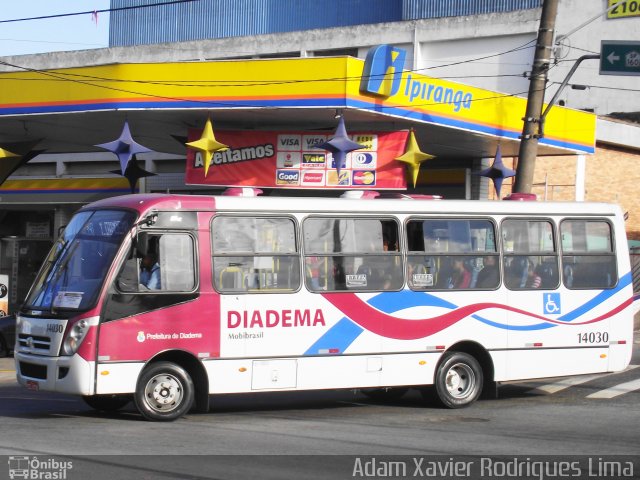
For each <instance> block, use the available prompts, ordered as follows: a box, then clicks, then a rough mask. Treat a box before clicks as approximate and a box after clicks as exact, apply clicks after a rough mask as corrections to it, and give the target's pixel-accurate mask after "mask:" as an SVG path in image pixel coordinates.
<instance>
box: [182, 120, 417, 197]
mask: <svg viewBox="0 0 640 480" xmlns="http://www.w3.org/2000/svg"><path fill="white" fill-rule="evenodd" d="M408 134H409V132H408V131H405V130H403V131H398V132H377V133H370V132H365V133H355V134H352V135H350V138H351V140H353V141H355V142H357V143H360V144H361V145H364V146H365V148H362V149H360V150H354V151H353V152H350V153H349V154H347V156H346V157H347V158H346V164H345V165H343V166H342V168H341V169H340V173H339V174H338V170H336V168H335V164H334V162H333V158H332V155H331V153H330V152H328V151H327V150H324V149H319V148H314V145H319V144H322V143H324V142H326V141H327V140H329V139H331V137H332V134H325V133H313V132H263V131H260V132H252V131H217V132H215V136H216V140H217V141H218V142H221V143H223V144H225V145H228V146H229V149H228V150H225V151H221V152H215V153H214V154H213V159H212V161H211V166H210V167H209V173H208V175H207V176H206V177H205V176H204V163H203V157H202V154H201V153H200V152H198V151H195V150H193V149H190V148H188V149H187V168H186V183H187V184H188V185H215V186H229V187H231V186H234V187H265V188H305V189H314V188H322V189H327V188H332V189H333V188H335V189H349V190H353V189H373V188H375V189H376V190H404V189H406V186H407V183H406V179H405V169H404V164H402V163H401V162H398V161H395V160H394V159H395V158H397V157H399V156H401V155H402V154H403V153H404V151H405V146H406V142H407V136H408ZM201 136H202V131H201V130H190V131H189V140H188V141H190V142H191V141H194V140H198V139H199V138H200V137H201Z"/></svg>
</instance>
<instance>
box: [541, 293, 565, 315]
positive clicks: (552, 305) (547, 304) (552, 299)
mask: <svg viewBox="0 0 640 480" xmlns="http://www.w3.org/2000/svg"><path fill="white" fill-rule="evenodd" d="M543 304H544V306H543V311H544V313H545V314H550V315H559V314H560V313H561V312H560V294H559V293H545V294H544V295H543Z"/></svg>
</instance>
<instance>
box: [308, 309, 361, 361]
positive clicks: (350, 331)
mask: <svg viewBox="0 0 640 480" xmlns="http://www.w3.org/2000/svg"><path fill="white" fill-rule="evenodd" d="M363 331H364V329H363V328H362V327H360V326H359V325H356V324H355V323H354V322H352V321H351V320H349V319H348V318H346V317H343V318H342V320H340V321H339V322H338V323H336V324H335V325H334V326H333V327H331V328H330V329H329V331H327V333H325V334H324V335H323V336H321V337H320V338H319V339H318V340H317V341H316V343H314V344H313V345H311V346H310V347H309V348H308V349H307V351H306V352H304V354H305V355H318V354H319V353H330V352H329V350H337V351H336V352H335V353H336V354H341V353H344V352H345V350H346V349H347V348H349V345H351V344H352V343H353V342H354V341H355V339H356V338H358V336H360V334H361V333H362V332H363Z"/></svg>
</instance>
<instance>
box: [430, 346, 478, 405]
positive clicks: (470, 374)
mask: <svg viewBox="0 0 640 480" xmlns="http://www.w3.org/2000/svg"><path fill="white" fill-rule="evenodd" d="M482 382H483V379H482V368H481V367H480V364H479V363H478V361H477V360H476V359H475V358H474V357H472V356H471V355H469V354H468V353H463V352H447V353H445V354H444V355H443V357H442V360H441V361H440V364H439V365H438V369H437V371H436V377H435V381H434V390H435V400H436V401H437V402H438V403H439V404H440V405H441V406H443V407H447V408H462V407H467V406H469V405H471V404H472V403H473V402H475V401H476V400H477V399H478V398H479V397H480V394H481V393H482Z"/></svg>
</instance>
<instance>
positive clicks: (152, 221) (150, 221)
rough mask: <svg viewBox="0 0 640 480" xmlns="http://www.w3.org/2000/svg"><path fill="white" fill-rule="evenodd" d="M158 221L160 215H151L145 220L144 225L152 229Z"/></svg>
mask: <svg viewBox="0 0 640 480" xmlns="http://www.w3.org/2000/svg"><path fill="white" fill-rule="evenodd" d="M157 221H158V214H157V213H151V214H149V215H148V216H147V218H145V219H144V224H145V225H146V226H147V227H151V226H153V225H155V223H156V222H157Z"/></svg>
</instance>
